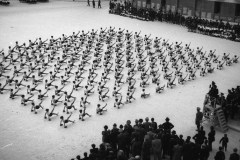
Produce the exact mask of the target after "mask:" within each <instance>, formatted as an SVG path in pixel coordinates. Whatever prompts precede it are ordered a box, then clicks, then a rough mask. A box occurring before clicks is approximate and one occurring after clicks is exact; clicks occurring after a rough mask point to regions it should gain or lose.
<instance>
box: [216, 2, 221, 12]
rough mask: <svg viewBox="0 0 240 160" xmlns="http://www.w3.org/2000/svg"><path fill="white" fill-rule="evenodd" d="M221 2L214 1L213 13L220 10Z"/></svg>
mask: <svg viewBox="0 0 240 160" xmlns="http://www.w3.org/2000/svg"><path fill="white" fill-rule="evenodd" d="M221 4H222V3H221V2H215V4H214V13H216V14H218V13H220V12H221Z"/></svg>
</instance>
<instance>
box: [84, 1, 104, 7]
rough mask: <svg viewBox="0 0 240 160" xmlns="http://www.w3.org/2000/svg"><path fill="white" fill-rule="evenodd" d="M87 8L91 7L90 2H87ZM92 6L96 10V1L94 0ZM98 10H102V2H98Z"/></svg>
mask: <svg viewBox="0 0 240 160" xmlns="http://www.w3.org/2000/svg"><path fill="white" fill-rule="evenodd" d="M87 3H88V4H87V6H90V0H88V1H87ZM92 6H93V8H95V0H92ZM98 8H102V6H101V0H98Z"/></svg>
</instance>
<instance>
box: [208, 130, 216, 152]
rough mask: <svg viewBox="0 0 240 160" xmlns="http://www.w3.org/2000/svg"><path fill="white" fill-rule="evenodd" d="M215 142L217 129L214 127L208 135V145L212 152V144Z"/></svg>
mask: <svg viewBox="0 0 240 160" xmlns="http://www.w3.org/2000/svg"><path fill="white" fill-rule="evenodd" d="M214 141H215V129H214V127H213V126H211V127H210V132H209V133H208V145H209V150H210V151H212V143H213V142H214Z"/></svg>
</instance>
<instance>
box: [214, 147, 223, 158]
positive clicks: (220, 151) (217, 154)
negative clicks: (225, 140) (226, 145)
mask: <svg viewBox="0 0 240 160" xmlns="http://www.w3.org/2000/svg"><path fill="white" fill-rule="evenodd" d="M214 159H215V160H225V153H224V152H223V148H222V147H219V151H218V152H217V153H216V155H215V157H214Z"/></svg>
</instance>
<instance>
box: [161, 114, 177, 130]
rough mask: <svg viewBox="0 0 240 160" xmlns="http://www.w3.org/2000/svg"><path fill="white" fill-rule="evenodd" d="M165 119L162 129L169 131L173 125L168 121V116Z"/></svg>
mask: <svg viewBox="0 0 240 160" xmlns="http://www.w3.org/2000/svg"><path fill="white" fill-rule="evenodd" d="M165 120H166V122H164V123H163V124H162V126H163V129H164V131H165V132H171V129H173V127H174V125H173V124H172V123H171V122H169V120H170V119H169V118H168V117H167V118H166V119H165Z"/></svg>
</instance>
